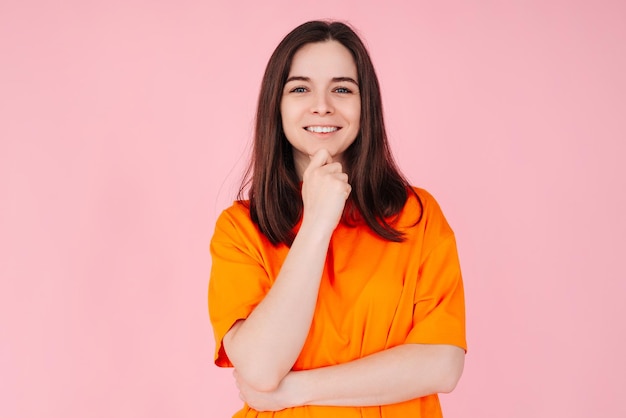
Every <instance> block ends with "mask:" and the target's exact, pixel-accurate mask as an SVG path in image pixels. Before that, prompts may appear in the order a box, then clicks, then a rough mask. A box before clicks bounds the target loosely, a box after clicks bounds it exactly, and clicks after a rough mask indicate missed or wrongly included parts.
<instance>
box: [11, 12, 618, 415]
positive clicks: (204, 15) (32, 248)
mask: <svg viewBox="0 0 626 418" xmlns="http://www.w3.org/2000/svg"><path fill="white" fill-rule="evenodd" d="M56 3H60V4H62V5H58V4H56ZM384 3H385V5H384V6H383V5H382V4H383V2H372V1H350V2H348V1H346V2H338V1H336V0H319V1H316V2H306V3H304V2H302V3H300V2H291V1H290V2H288V1H275V0H269V1H265V2H263V3H261V2H252V1H250V2H247V3H245V4H242V3H241V2H230V3H229V5H226V2H224V5H218V4H217V2H210V1H209V2H202V1H191V0H189V1H184V0H183V1H120V0H116V1H100V2H95V1H90V2H86V1H78V0H75V1H65V2H43V1H39V2H37V1H19V0H2V2H1V3H0V60H1V63H0V196H1V205H0V278H1V282H0V416H1V417H3V418H31V417H33V418H34V417H37V418H40V417H51V418H52V417H54V418H56V417H58V418H74V417H91V418H99V417H115V418H118V417H119V418H125V417H156V418H160V417H226V416H230V415H231V414H232V413H233V412H234V411H235V410H236V409H237V408H238V405H239V400H238V398H237V392H236V390H235V387H234V384H233V382H232V379H231V375H230V371H229V370H219V369H217V368H216V367H215V366H213V365H212V356H213V340H212V334H211V329H210V324H209V319H208V314H207V306H206V305H207V304H206V292H207V283H208V275H209V269H210V257H209V252H208V244H209V240H210V237H211V235H212V230H213V224H214V222H215V219H216V217H217V215H218V213H219V212H220V210H221V209H223V208H224V207H225V206H227V205H229V204H230V202H231V201H232V200H233V198H234V195H235V192H236V188H237V184H238V181H239V178H240V173H241V169H242V167H243V163H244V162H245V160H246V155H247V151H248V149H249V144H250V137H251V131H252V120H253V115H254V107H255V100H256V96H257V92H258V88H259V82H260V79H261V76H262V72H263V69H264V66H265V64H266V62H267V59H268V58H269V55H270V53H271V51H272V50H273V48H274V47H275V46H276V44H277V43H278V41H279V40H280V39H281V38H282V36H284V35H285V34H286V33H287V32H288V31H289V30H290V29H292V28H293V27H295V26H296V25H297V24H299V23H302V22H304V21H305V20H310V19H313V18H325V17H330V18H338V19H344V20H348V21H350V22H352V23H353V24H354V25H355V26H356V27H357V28H358V30H359V31H360V32H361V33H362V34H363V37H364V38H365V40H366V41H367V44H368V45H369V48H370V51H371V54H372V57H373V60H374V63H375V65H376V68H377V70H378V73H379V77H380V80H381V83H382V88H383V94H384V104H385V111H386V115H387V123H388V126H389V133H390V136H391V142H392V147H393V149H394V151H395V154H396V156H397V158H398V160H399V163H400V165H401V167H402V168H403V169H404V171H405V173H406V174H407V175H408V177H409V178H410V179H411V180H412V181H413V182H414V183H415V184H417V185H420V186H422V187H425V188H426V189H428V190H429V191H430V192H431V193H433V194H434V195H435V196H436V197H437V198H438V200H439V201H440V203H441V205H442V206H443V209H444V211H445V213H446V214H447V216H448V219H449V221H450V223H451V224H452V226H453V227H454V229H455V231H456V233H457V236H458V243H459V250H460V256H461V261H462V265H463V268H464V278H465V283H466V289H467V315H468V337H469V344H470V351H469V353H468V355H467V363H466V364H467V365H466V370H465V374H464V376H463V379H462V381H461V383H460V384H459V386H458V387H457V389H456V391H455V392H453V393H452V394H451V395H445V396H442V402H443V404H444V411H445V412H446V416H447V417H513V418H515V417H519V418H522V417H524V418H527V417H535V418H537V417H541V418H543V417H545V418H548V417H550V418H552V417H565V416H567V417H581V418H582V417H600V416H601V417H624V416H626V406H625V403H624V402H623V393H622V392H623V389H624V384H623V380H624V375H625V374H626V360H625V357H626V356H624V354H623V340H624V336H625V334H626V325H625V324H626V301H625V300H624V298H625V296H626V280H625V274H624V264H623V261H622V260H623V258H624V257H625V256H626V251H625V250H626V245H625V244H624V240H625V234H626V222H625V215H624V213H625V212H626V201H625V197H624V192H625V190H626V173H625V170H624V168H623V160H624V157H626V146H625V143H626V76H625V74H626V4H625V3H624V2H621V1H593V2H592V1H586V2H584V1H547V2H546V1H525V2H524V1H510V2H494V1H473V2H471V1H470V2H468V1H462V0H459V1H444V2H436V5H435V4H434V3H435V2H426V1H424V2H409V1H406V2H397V1H396V2H393V1H387V2H384Z"/></svg>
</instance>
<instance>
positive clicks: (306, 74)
mask: <svg viewBox="0 0 626 418" xmlns="http://www.w3.org/2000/svg"><path fill="white" fill-rule="evenodd" d="M280 113H281V116H282V122H283V130H284V132H285V135H286V136H287V140H288V141H289V143H290V144H291V145H292V147H293V156H294V161H295V165H296V171H297V172H298V175H299V176H300V178H302V173H303V172H304V170H305V169H306V167H307V166H308V164H309V160H310V157H311V156H312V155H313V154H315V153H316V152H317V151H319V150H320V149H322V148H325V149H326V150H328V152H329V153H330V155H331V156H332V157H333V161H339V162H343V153H344V151H345V150H346V149H347V148H348V147H349V146H350V145H351V144H352V143H353V142H354V140H355V138H356V136H357V134H358V133H359V120H360V117H361V98H360V95H359V85H358V79H357V70H356V64H355V63H354V59H353V58H352V54H351V53H350V51H349V50H348V49H347V48H346V47H344V46H343V45H341V44H340V43H339V42H337V41H326V42H317V43H311V44H306V45H304V46H303V47H302V48H300V49H299V50H298V51H297V52H296V54H295V55H294V57H293V61H292V63H291V70H290V71H289V76H288V77H287V83H286V84H285V87H284V89H283V96H282V99H281V103H280Z"/></svg>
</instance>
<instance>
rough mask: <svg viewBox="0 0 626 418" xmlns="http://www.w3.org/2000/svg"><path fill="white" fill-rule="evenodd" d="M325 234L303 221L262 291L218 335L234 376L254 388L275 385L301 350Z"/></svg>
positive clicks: (325, 244) (325, 245)
mask: <svg viewBox="0 0 626 418" xmlns="http://www.w3.org/2000/svg"><path fill="white" fill-rule="evenodd" d="M331 233H332V231H331ZM331 233H328V232H324V231H323V230H321V229H316V228H315V227H314V225H311V226H309V225H305V224H303V225H302V227H301V228H300V231H299V232H298V235H297V236H296V238H295V240H294V242H293V244H292V246H291V249H290V250H289V253H288V255H287V257H286V259H285V262H284V263H283V266H282V268H281V271H280V273H279V275H278V277H277V278H276V281H275V283H274V284H273V286H272V288H271V289H270V291H269V292H268V294H267V295H266V296H265V298H264V299H263V301H262V302H261V303H260V304H259V305H258V306H257V307H256V308H255V309H254V311H253V312H252V313H251V314H250V316H249V317H248V318H247V319H246V320H245V321H243V320H242V321H239V322H237V323H236V324H235V325H234V326H233V328H231V330H230V331H229V332H228V333H227V334H226V336H225V337H224V348H225V350H226V352H227V354H228V357H229V358H230V360H231V362H232V363H233V365H234V366H235V368H236V369H237V371H238V373H239V375H240V376H241V378H242V379H244V380H246V381H247V382H248V383H249V384H250V385H252V386H253V387H255V388H256V389H258V390H261V391H271V390H273V389H275V388H276V386H277V385H278V384H279V383H280V381H281V380H282V379H283V377H284V376H285V375H286V374H287V373H288V372H289V371H290V370H291V368H292V366H293V364H294V362H295V361H296V359H297V357H298V355H299V354H300V351H301V350H302V346H303V345H304V342H305V340H306V337H307V335H308V332H309V328H310V325H311V321H312V318H313V313H314V311H315V305H316V302H317V295H318V291H319V285H320V278H321V276H322V271H323V268H324V263H325V260H326V254H327V251H328V243H329V241H330V235H331Z"/></svg>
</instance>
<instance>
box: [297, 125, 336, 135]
mask: <svg viewBox="0 0 626 418" xmlns="http://www.w3.org/2000/svg"><path fill="white" fill-rule="evenodd" d="M305 129H306V130H307V131H309V132H315V133H321V134H327V133H330V132H335V131H336V130H338V129H339V128H337V127H336V126H307V127H306V128H305Z"/></svg>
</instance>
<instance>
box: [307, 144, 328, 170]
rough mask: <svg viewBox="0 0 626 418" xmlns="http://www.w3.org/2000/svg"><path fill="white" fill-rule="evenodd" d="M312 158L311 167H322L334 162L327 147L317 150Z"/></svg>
mask: <svg viewBox="0 0 626 418" xmlns="http://www.w3.org/2000/svg"><path fill="white" fill-rule="evenodd" d="M310 158H311V162H310V163H309V167H321V166H323V165H326V164H329V163H332V162H333V159H332V157H331V155H330V153H329V152H328V150H327V149H325V148H322V149H321V150H319V151H317V152H316V153H315V154H313V155H311V156H310Z"/></svg>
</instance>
